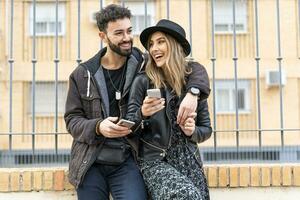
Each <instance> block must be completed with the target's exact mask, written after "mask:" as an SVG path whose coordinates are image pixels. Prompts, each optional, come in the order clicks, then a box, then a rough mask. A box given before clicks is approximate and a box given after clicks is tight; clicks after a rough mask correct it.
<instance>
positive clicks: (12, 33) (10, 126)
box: [8, 0, 14, 151]
mask: <svg viewBox="0 0 300 200" xmlns="http://www.w3.org/2000/svg"><path fill="white" fill-rule="evenodd" d="M13 37H14V1H13V0H11V2H10V38H9V48H10V49H9V59H8V62H9V125H8V127H9V133H10V135H9V151H11V150H12V135H11V133H12V113H13V112H12V101H13V96H12V92H13V81H12V80H13V63H14V59H13V52H14V51H13V48H14V46H13V45H14V43H13V39H14V38H13Z"/></svg>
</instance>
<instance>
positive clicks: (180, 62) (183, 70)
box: [145, 33, 190, 96]
mask: <svg viewBox="0 0 300 200" xmlns="http://www.w3.org/2000/svg"><path fill="white" fill-rule="evenodd" d="M163 35H164V36H165V37H166V43H167V47H168V55H167V60H166V65H165V66H163V67H157V66H156V63H155V61H154V60H153V58H152V57H151V56H149V60H148V63H147V65H146V70H145V71H146V74H147V76H148V77H149V78H150V80H151V82H152V83H153V84H154V86H155V87H156V88H162V87H165V88H166V87H167V86H169V87H171V88H172V91H174V92H175V93H176V95H178V96H180V95H181V92H182V89H183V87H184V86H185V84H186V82H185V76H186V75H187V74H189V73H190V70H188V68H187V65H188V64H187V61H186V60H185V54H184V51H183V48H182V46H181V45H180V44H179V43H178V42H177V41H176V40H175V39H174V38H173V37H172V36H169V35H168V34H164V33H163ZM150 39H151V36H150V37H149V40H148V46H149V42H150Z"/></svg>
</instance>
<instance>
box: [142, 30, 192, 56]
mask: <svg viewBox="0 0 300 200" xmlns="http://www.w3.org/2000/svg"><path fill="white" fill-rule="evenodd" d="M158 31H160V32H163V33H166V34H168V35H171V36H172V37H173V38H174V39H175V40H176V41H177V42H178V43H179V44H180V45H181V46H182V48H183V51H184V53H185V55H186V56H188V55H189V54H190V52H191V45H190V43H189V41H187V39H185V38H184V37H182V35H181V34H179V33H177V32H176V31H174V30H172V29H169V28H166V27H162V26H151V27H148V28H146V29H145V30H143V31H142V33H141V34H140V41H141V43H142V45H143V46H144V47H145V49H147V50H148V46H147V42H148V39H149V37H150V36H151V35H152V34H153V33H155V32H158Z"/></svg>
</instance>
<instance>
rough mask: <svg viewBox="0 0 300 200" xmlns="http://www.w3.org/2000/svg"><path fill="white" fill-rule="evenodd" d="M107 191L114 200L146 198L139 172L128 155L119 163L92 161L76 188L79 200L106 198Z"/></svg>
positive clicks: (104, 199) (103, 199)
mask: <svg viewBox="0 0 300 200" xmlns="http://www.w3.org/2000/svg"><path fill="white" fill-rule="evenodd" d="M109 192H110V193H111V195H112V197H113V199H114V200H127V199H128V200H143V199H145V200H146V199H147V193H146V189H145V184H144V180H143V177H142V175H141V172H140V170H139V168H138V166H137V165H136V163H135V161H134V160H133V158H132V156H130V157H129V158H128V159H127V160H126V161H125V162H124V163H122V164H121V165H102V164H97V163H94V164H93V165H92V166H91V168H90V169H89V170H88V172H87V173H86V175H85V177H84V179H83V182H82V184H81V185H80V186H79V187H78V189H77V196H78V199H79V200H107V199H109Z"/></svg>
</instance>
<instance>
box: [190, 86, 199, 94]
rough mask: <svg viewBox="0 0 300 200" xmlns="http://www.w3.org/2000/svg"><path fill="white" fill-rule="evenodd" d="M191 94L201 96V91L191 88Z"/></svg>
mask: <svg viewBox="0 0 300 200" xmlns="http://www.w3.org/2000/svg"><path fill="white" fill-rule="evenodd" d="M191 93H192V94H194V95H199V93H200V90H199V89H198V88H194V87H192V88H191Z"/></svg>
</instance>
